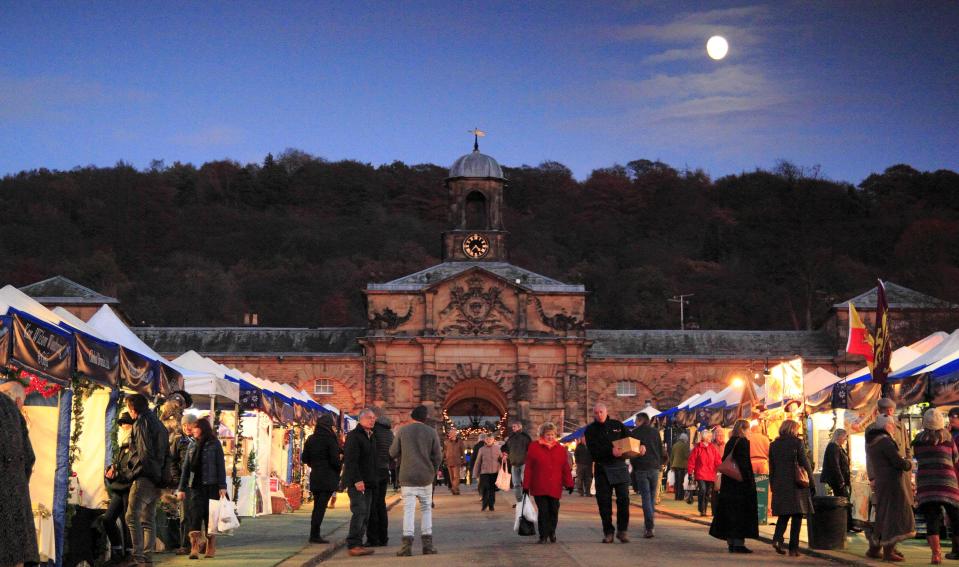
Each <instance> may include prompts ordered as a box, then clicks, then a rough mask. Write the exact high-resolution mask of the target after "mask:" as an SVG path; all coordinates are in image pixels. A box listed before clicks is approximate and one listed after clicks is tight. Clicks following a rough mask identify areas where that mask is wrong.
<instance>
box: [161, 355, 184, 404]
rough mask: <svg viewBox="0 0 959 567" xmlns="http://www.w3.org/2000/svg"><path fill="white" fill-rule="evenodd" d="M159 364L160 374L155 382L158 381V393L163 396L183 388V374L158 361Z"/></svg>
mask: <svg viewBox="0 0 959 567" xmlns="http://www.w3.org/2000/svg"><path fill="white" fill-rule="evenodd" d="M159 366H160V374H159V380H157V382H158V383H159V387H160V393H161V394H163V395H164V396H169V395H170V394H172V393H173V392H176V391H178V390H183V388H184V386H183V374H181V373H180V372H178V371H176V370H174V369H173V368H171V367H169V366H167V365H166V364H163V363H160V365H159Z"/></svg>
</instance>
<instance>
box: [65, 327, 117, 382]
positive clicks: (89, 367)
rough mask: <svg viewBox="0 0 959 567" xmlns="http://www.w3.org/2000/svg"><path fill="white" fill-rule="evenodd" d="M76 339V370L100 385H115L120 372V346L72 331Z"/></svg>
mask: <svg viewBox="0 0 959 567" xmlns="http://www.w3.org/2000/svg"><path fill="white" fill-rule="evenodd" d="M74 336H75V337H76V339H77V372H79V373H80V374H83V375H84V376H86V377H87V378H88V379H89V380H91V381H93V382H96V383H97V384H100V385H102V386H107V387H109V388H113V387H115V386H116V385H117V376H118V374H119V372H120V347H118V346H117V345H116V344H114V343H108V342H104V341H98V340H96V339H94V338H93V337H90V336H88V335H87V334H86V333H74Z"/></svg>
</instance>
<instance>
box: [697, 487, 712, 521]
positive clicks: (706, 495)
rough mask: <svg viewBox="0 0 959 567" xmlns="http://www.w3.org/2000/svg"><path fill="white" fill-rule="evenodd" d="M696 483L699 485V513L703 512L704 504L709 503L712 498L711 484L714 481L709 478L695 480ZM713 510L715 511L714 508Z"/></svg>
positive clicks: (704, 509) (704, 511)
mask: <svg viewBox="0 0 959 567" xmlns="http://www.w3.org/2000/svg"><path fill="white" fill-rule="evenodd" d="M696 483H697V484H698V485H699V513H700V514H705V513H706V506H708V505H710V502H711V501H712V499H713V486H715V485H716V483H715V482H714V481H711V480H697V481H696ZM713 512H714V513H715V510H713Z"/></svg>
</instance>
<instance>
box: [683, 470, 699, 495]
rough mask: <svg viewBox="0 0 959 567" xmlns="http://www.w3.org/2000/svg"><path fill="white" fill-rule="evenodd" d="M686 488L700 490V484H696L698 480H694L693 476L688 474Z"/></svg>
mask: <svg viewBox="0 0 959 567" xmlns="http://www.w3.org/2000/svg"><path fill="white" fill-rule="evenodd" d="M686 490H691V491H694V492H695V491H696V490H699V485H698V484H696V481H695V480H693V478H692V477H691V476H689V475H688V474H687V475H686Z"/></svg>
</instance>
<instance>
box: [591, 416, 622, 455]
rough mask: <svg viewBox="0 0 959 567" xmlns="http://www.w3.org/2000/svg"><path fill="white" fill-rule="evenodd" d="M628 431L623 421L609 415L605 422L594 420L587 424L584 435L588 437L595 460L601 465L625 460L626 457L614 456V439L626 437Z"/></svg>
mask: <svg viewBox="0 0 959 567" xmlns="http://www.w3.org/2000/svg"><path fill="white" fill-rule="evenodd" d="M627 433H628V432H627V430H626V426H625V425H623V422H621V421H616V420H615V419H613V418H611V417H607V418H606V421H604V422H603V423H600V422H598V421H593V422H592V423H590V424H589V425H587V426H586V431H585V432H584V433H583V437H585V438H586V446H587V447H588V448H589V454H590V455H592V457H593V462H594V463H596V464H599V465H609V464H613V463H615V462H617V461H618V462H623V461H624V459H625V457H614V456H613V441H616V440H617V439H625V438H626V436H627Z"/></svg>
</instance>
